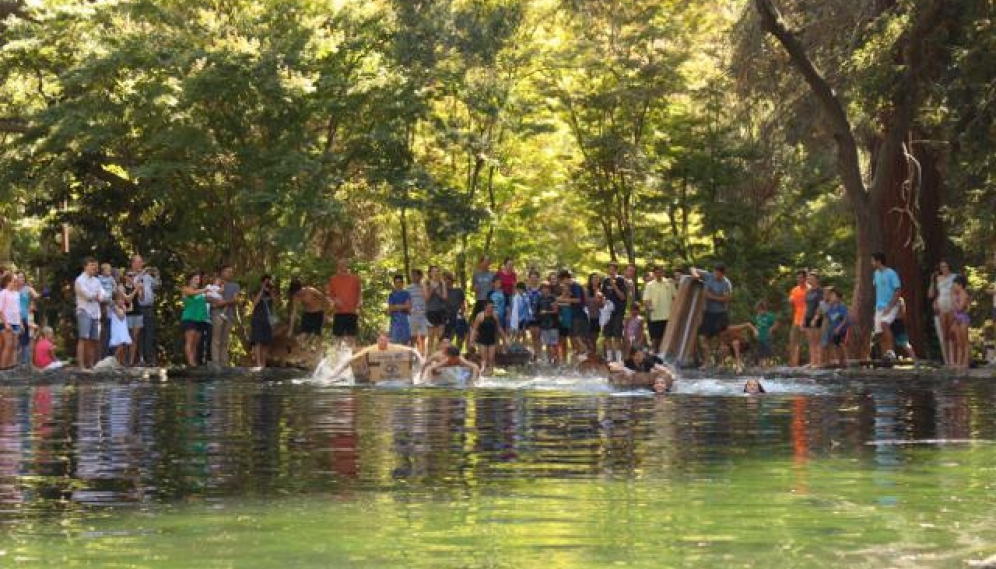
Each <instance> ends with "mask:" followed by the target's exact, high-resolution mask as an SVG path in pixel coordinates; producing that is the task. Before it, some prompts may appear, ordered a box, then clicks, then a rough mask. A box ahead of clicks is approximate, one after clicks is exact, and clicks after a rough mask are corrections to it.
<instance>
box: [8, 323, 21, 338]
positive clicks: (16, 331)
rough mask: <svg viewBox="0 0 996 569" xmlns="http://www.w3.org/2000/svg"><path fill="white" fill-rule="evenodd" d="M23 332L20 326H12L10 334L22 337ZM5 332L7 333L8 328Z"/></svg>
mask: <svg viewBox="0 0 996 569" xmlns="http://www.w3.org/2000/svg"><path fill="white" fill-rule="evenodd" d="M21 330H22V328H21V325H20V324H11V325H10V333H11V334H13V335H15V336H17V335H20V333H21ZM4 331H6V328H5V329H4Z"/></svg>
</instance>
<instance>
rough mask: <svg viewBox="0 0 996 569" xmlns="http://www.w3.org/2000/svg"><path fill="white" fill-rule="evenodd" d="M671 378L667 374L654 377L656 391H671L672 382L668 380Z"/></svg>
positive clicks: (661, 392)
mask: <svg viewBox="0 0 996 569" xmlns="http://www.w3.org/2000/svg"><path fill="white" fill-rule="evenodd" d="M669 379H670V378H669V377H668V376H666V375H663V374H662V375H658V376H657V377H655V378H654V387H653V389H654V393H657V394H663V393H667V392H668V391H671V382H670V381H668V380H669Z"/></svg>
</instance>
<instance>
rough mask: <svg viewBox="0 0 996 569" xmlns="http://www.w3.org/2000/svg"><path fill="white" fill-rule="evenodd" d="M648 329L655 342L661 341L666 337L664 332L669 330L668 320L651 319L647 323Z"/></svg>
mask: <svg viewBox="0 0 996 569" xmlns="http://www.w3.org/2000/svg"><path fill="white" fill-rule="evenodd" d="M647 331H648V332H649V333H650V339H651V340H653V341H654V343H655V344H656V343H657V342H660V341H661V340H662V339H664V332H666V331H667V320H651V321H650V322H648V323H647Z"/></svg>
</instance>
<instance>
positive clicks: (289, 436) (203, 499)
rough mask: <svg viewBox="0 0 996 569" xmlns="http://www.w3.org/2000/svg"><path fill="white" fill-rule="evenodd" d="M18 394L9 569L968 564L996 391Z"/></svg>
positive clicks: (3, 496) (587, 383)
mask: <svg viewBox="0 0 996 569" xmlns="http://www.w3.org/2000/svg"><path fill="white" fill-rule="evenodd" d="M741 385H742V382H732V381H720V380H715V381H710V380H705V381H688V382H684V383H682V384H681V385H679V386H678V390H677V393H675V394H673V395H669V396H667V397H655V396H651V395H648V394H647V393H641V392H628V393H613V392H612V391H611V390H610V389H608V388H607V387H605V386H604V385H602V384H601V383H599V382H596V381H594V380H580V379H571V378H550V377H547V378H507V379H497V380H489V381H488V382H486V383H485V386H484V387H482V388H477V389H472V390H449V389H438V388H436V389H433V388H419V389H412V388H408V389H401V388H359V387H357V388H340V387H331V386H324V385H319V384H315V383H311V382H307V381H285V382H276V383H255V382H252V381H249V380H236V381H231V380H225V381H221V380H219V381H213V382H181V381H170V382H166V383H142V382H136V383H131V384H116V383H94V384H90V385H80V384H76V385H52V386H32V387H0V529H2V532H0V567H54V566H58V567H79V566H94V567H177V568H181V567H182V568H188V567H207V568H214V567H218V568H243V567H406V568H407V567H425V568H448V567H452V568H472V567H481V568H485V567H487V568H490V567H509V568H523V567H543V568H544V569H555V568H575V567H608V566H612V567H617V566H618V567H697V568H701V567H763V568H770V567H875V568H879V567H966V566H968V565H967V563H968V562H970V561H977V560H983V559H986V558H989V557H991V556H993V555H994V554H996V516H994V515H993V512H994V510H996V492H994V485H996V445H994V444H993V441H996V411H994V408H996V405H994V404H996V385H993V384H990V383H987V382H943V383H930V382H902V381H900V382H851V383H848V384H842V385H827V384H822V385H817V384H813V383H809V382H806V381H802V380H800V381H796V382H793V381H782V382H767V383H766V385H767V387H768V388H769V390H771V391H772V393H769V394H767V395H765V396H761V397H748V396H744V395H742V394H740V393H738V391H739V389H740V386H741Z"/></svg>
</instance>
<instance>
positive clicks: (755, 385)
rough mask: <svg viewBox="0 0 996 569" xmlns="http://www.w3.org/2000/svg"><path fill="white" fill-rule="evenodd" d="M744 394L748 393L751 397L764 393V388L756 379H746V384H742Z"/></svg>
mask: <svg viewBox="0 0 996 569" xmlns="http://www.w3.org/2000/svg"><path fill="white" fill-rule="evenodd" d="M744 393H749V394H751V395H756V394H758V393H765V391H764V386H763V385H761V382H760V381H758V380H756V379H748V380H747V383H745V384H744Z"/></svg>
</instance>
